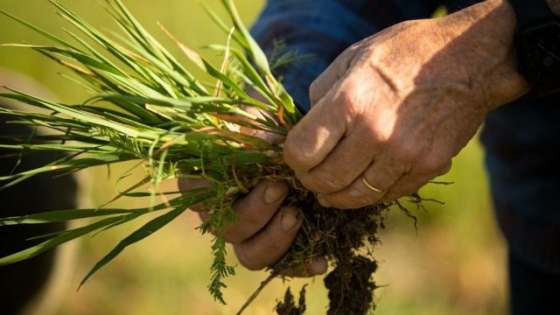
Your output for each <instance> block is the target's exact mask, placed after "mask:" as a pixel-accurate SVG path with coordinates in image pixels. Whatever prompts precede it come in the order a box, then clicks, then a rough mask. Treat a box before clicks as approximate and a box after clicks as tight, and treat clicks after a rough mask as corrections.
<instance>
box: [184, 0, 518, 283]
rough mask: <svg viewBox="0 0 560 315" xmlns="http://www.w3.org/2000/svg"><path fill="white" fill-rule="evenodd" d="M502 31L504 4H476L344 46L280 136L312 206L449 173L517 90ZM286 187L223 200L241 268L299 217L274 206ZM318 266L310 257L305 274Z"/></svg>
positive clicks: (376, 198) (263, 261) (360, 201)
mask: <svg viewBox="0 0 560 315" xmlns="http://www.w3.org/2000/svg"><path fill="white" fill-rule="evenodd" d="M514 25H515V17H514V15H513V11H512V10H511V7H510V6H509V4H508V3H507V1H501V0H488V1H485V2H482V3H480V4H477V5H474V6H471V7H469V8H466V9H464V10H462V11H459V12H457V13H454V14H451V15H449V16H446V17H443V18H438V19H429V20H417V21H407V22H403V23H400V24H397V25H394V26H392V27H390V28H388V29H386V30H384V31H382V32H380V33H378V34H376V35H373V36H371V37H369V38H367V39H365V40H363V41H361V42H359V43H357V44H355V45H353V46H352V47H350V48H348V49H347V50H346V51H345V52H344V53H342V54H341V55H340V56H339V57H338V58H337V59H336V60H335V61H334V62H333V63H332V64H331V66H330V67H329V68H328V69H327V70H326V71H325V72H324V73H323V74H322V75H321V76H320V77H319V78H317V80H316V81H315V82H314V83H313V84H312V86H311V88H310V98H311V103H312V109H311V110H310V111H309V113H308V114H307V115H306V116H305V117H304V118H303V119H302V120H301V121H300V122H299V123H298V124H297V125H296V126H295V127H294V128H293V129H292V130H291V131H290V133H289V135H288V136H287V138H286V139H285V145H284V158H285V160H286V162H287V163H288V164H289V165H290V167H292V168H293V169H294V171H295V173H296V176H297V177H298V179H299V180H300V181H301V183H302V184H303V185H304V186H305V187H306V188H308V189H309V190H311V191H313V192H315V193H316V194H317V197H318V199H319V202H320V203H321V204H322V205H324V206H329V207H335V208H340V209H353V208H359V207H362V206H366V205H370V204H374V203H378V202H387V201H392V200H395V199H397V198H399V197H402V196H406V195H409V194H411V193H414V192H416V191H417V190H418V189H419V188H420V187H421V186H423V185H424V184H426V183H427V182H428V181H430V180H431V179H433V178H434V177H436V176H439V175H442V174H444V173H446V172H447V171H448V170H449V168H450V167H451V159H452V158H453V157H454V156H455V155H456V154H457V153H458V152H459V151H460V150H461V149H462V148H463V147H464V146H465V145H466V144H467V142H468V141H469V140H470V139H471V138H472V137H473V135H474V134H475V133H476V131H477V129H478V128H479V127H480V125H481V124H482V122H483V120H484V118H485V116H486V114H487V113H488V112H489V111H490V110H491V109H493V108H495V107H496V106H499V105H502V104H505V103H507V102H508V101H510V100H513V99H515V98H517V97H519V96H520V95H522V94H523V93H524V92H525V91H526V90H527V88H528V85H527V83H526V82H525V81H524V80H523V79H522V78H521V76H519V74H518V73H517V70H516V60H515V55H514V53H513V45H512V38H513V29H514ZM489 26H490V27H489ZM363 179H365V180H366V181H367V182H368V183H369V184H370V185H372V186H375V187H376V188H378V189H379V190H380V191H374V190H372V189H371V188H368V187H367V186H366V184H365V183H364V180H363ZM180 186H181V188H182V189H185V188H189V187H192V186H191V184H189V183H188V182H186V181H180ZM287 190H288V187H287V184H286V183H283V182H273V181H263V182H261V183H259V184H258V185H257V186H256V187H255V188H254V189H253V190H252V191H251V192H250V193H249V194H248V195H247V196H246V197H245V198H243V199H241V200H238V201H237V202H236V203H235V204H234V205H233V207H234V210H235V211H236V212H237V213H238V215H239V221H238V222H237V223H235V224H233V225H231V226H229V227H228V228H227V229H226V231H225V233H226V240H227V241H229V242H231V243H232V244H233V246H234V249H235V253H236V255H237V256H238V258H239V261H240V263H241V264H242V265H244V266H245V267H247V268H249V269H252V270H255V269H261V268H264V267H266V266H269V265H271V264H273V263H274V262H276V261H277V260H278V259H280V258H281V257H282V255H283V254H284V253H285V252H286V251H287V249H288V248H289V246H290V244H291V243H292V241H293V239H294V238H295V235H296V234H297V231H298V228H299V226H300V225H301V223H302V216H301V215H300V211H301V210H300V209H297V208H294V207H281V204H282V201H283V198H284V197H285V196H286V193H287ZM207 215H208V214H206V213H201V216H202V218H203V219H204V217H205V216H207ZM327 267H328V266H327V262H326V260H325V259H324V258H323V257H316V258H314V259H313V260H311V261H310V262H309V263H308V265H307V275H316V274H321V273H324V272H326V270H327ZM292 275H301V274H295V273H294V274H292Z"/></svg>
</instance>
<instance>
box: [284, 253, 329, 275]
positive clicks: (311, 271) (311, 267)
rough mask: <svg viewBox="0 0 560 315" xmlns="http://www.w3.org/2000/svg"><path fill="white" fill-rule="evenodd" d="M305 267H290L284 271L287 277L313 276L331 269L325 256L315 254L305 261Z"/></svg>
mask: <svg viewBox="0 0 560 315" xmlns="http://www.w3.org/2000/svg"><path fill="white" fill-rule="evenodd" d="M303 267H304V269H303V270H302V269H301V268H297V269H290V270H288V271H285V272H283V273H282V275H283V276H285V277H294V278H295V277H313V276H317V275H322V274H324V273H325V272H327V270H328V269H329V264H328V262H327V258H326V257H325V256H315V257H313V258H311V259H309V260H308V261H306V262H305V263H304V266H303Z"/></svg>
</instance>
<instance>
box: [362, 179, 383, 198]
mask: <svg viewBox="0 0 560 315" xmlns="http://www.w3.org/2000/svg"><path fill="white" fill-rule="evenodd" d="M362 181H363V182H364V185H366V187H367V188H368V189H369V190H371V191H373V192H376V193H378V194H384V193H385V191H384V190H382V189H379V188H377V187H375V186H373V185H372V184H370V183H368V181H367V180H366V177H365V176H364V175H362Z"/></svg>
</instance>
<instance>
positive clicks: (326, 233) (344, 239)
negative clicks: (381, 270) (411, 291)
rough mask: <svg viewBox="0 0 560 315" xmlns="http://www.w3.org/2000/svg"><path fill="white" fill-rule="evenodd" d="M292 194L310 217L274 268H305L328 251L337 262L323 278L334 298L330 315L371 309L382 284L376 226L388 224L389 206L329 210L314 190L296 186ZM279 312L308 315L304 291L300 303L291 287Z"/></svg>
mask: <svg viewBox="0 0 560 315" xmlns="http://www.w3.org/2000/svg"><path fill="white" fill-rule="evenodd" d="M291 196H292V198H291V200H290V201H289V202H291V203H294V204H296V205H297V206H298V207H299V208H300V209H304V216H305V220H304V224H303V226H302V228H301V230H300V232H299V234H298V236H297V237H296V240H295V242H294V244H293V245H292V248H291V249H290V251H289V252H288V253H287V254H286V255H285V256H284V257H283V259H282V260H281V261H279V262H278V263H277V264H275V265H274V266H272V267H271V270H272V273H273V274H277V275H280V274H282V272H283V271H285V270H289V269H294V268H303V267H302V266H303V263H304V262H305V261H306V260H309V259H310V258H311V257H314V256H317V255H324V256H326V257H327V259H328V260H329V262H330V263H331V265H332V266H333V267H334V268H331V269H332V270H331V271H330V272H329V274H328V275H327V276H326V277H325V279H324V284H325V287H326V288H327V289H328V290H329V301H330V305H329V309H328V311H327V315H350V314H351V315H364V314H369V313H371V311H372V310H373V309H374V308H375V304H374V290H375V289H376V288H377V286H376V284H375V282H374V281H373V280H372V276H373V273H374V272H375V271H376V269H377V263H376V261H375V260H374V258H373V256H372V250H373V246H374V245H375V244H377V243H378V238H377V231H378V229H379V228H383V218H384V216H383V215H384V213H385V210H387V209H388V207H389V205H388V204H381V205H375V206H370V207H366V208H362V209H356V210H339V209H328V208H324V207H322V206H321V205H320V204H319V203H318V202H317V201H316V198H315V195H314V194H312V193H310V192H306V191H304V190H299V189H294V191H293V193H292V194H291ZM302 305H303V307H302ZM276 311H277V313H278V315H294V314H303V311H305V297H304V295H302V296H301V297H300V301H299V305H296V304H295V303H294V297H293V295H292V293H291V292H286V295H285V297H284V301H282V302H280V303H279V304H278V305H277V307H276Z"/></svg>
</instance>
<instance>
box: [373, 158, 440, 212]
mask: <svg viewBox="0 0 560 315" xmlns="http://www.w3.org/2000/svg"><path fill="white" fill-rule="evenodd" d="M450 169H451V161H449V163H447V164H445V165H444V166H442V167H441V168H440V169H438V170H436V171H434V172H430V173H429V174H420V173H414V172H411V173H408V174H405V175H403V176H402V177H401V178H399V180H398V181H397V182H396V183H395V184H394V185H393V186H392V187H391V188H389V189H388V190H387V193H386V194H385V195H383V197H382V198H381V199H380V200H379V202H390V201H394V200H397V199H399V198H401V197H404V196H410V195H411V194H413V193H415V192H417V191H418V190H420V188H422V187H423V186H424V185H426V184H427V183H428V182H429V181H431V180H433V179H434V178H436V177H438V176H441V175H443V174H446V173H447V172H449V170H450Z"/></svg>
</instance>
